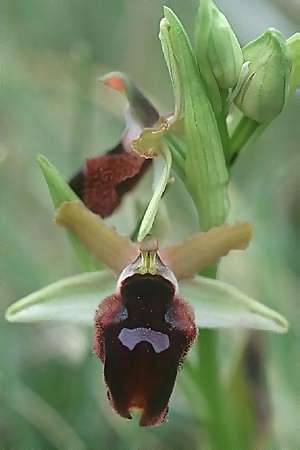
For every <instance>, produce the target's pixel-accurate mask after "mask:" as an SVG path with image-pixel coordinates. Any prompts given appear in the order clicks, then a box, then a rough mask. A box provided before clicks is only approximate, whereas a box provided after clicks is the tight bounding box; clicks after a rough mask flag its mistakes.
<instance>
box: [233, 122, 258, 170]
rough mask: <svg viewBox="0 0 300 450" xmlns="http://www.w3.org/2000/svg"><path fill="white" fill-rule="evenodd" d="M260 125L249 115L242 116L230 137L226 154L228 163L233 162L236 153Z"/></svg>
mask: <svg viewBox="0 0 300 450" xmlns="http://www.w3.org/2000/svg"><path fill="white" fill-rule="evenodd" d="M260 126H261V125H260V124H259V123H258V122H256V121H255V120H252V119H249V117H246V116H243V117H242V119H241V120H240V122H239V123H238V125H237V127H236V128H235V130H234V132H233V134H232V137H231V139H230V147H229V154H228V161H229V164H232V163H233V162H234V160H235V158H236V156H237V155H238V153H239V152H240V151H241V150H242V148H243V147H244V146H245V144H247V142H248V141H249V139H250V138H251V137H252V136H253V134H254V133H255V131H256V130H257V129H258V127H260Z"/></svg>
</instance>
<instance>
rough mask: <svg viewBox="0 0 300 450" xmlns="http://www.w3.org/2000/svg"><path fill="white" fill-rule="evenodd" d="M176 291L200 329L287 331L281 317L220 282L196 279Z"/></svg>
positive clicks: (187, 281) (284, 321)
mask: <svg viewBox="0 0 300 450" xmlns="http://www.w3.org/2000/svg"><path fill="white" fill-rule="evenodd" d="M179 289H180V293H181V294H182V295H183V297H184V298H185V299H186V300H187V301H189V302H190V303H191V304H192V306H193V307H194V311H195V318H196V324H197V325H198V326H199V327H200V328H249V329H255V330H265V331H274V332H277V333H286V332H287V331H288V328H289V324H288V322H287V320H286V319H285V318H284V317H283V316H282V315H280V314H279V313H278V312H276V311H274V310H272V309H271V308H268V307H267V306H265V305H263V304H261V303H259V302H257V301H256V300H253V299H252V298H250V297H248V296H247V295H246V294H244V293H243V292H241V291H240V290H239V289H237V288H235V287H234V286H231V285H229V284H227V283H224V282H222V281H219V280H212V279H209V278H205V277H200V276H196V277H195V278H194V279H192V280H182V281H181V282H180V283H179Z"/></svg>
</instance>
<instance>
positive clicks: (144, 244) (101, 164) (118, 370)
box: [6, 2, 298, 426]
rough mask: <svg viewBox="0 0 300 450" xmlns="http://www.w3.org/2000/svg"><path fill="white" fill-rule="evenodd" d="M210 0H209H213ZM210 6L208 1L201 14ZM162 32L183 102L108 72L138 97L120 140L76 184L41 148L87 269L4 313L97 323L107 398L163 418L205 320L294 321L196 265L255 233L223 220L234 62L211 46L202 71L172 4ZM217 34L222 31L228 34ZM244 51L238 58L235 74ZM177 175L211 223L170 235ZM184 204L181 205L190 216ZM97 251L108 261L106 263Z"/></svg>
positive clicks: (271, 324) (63, 219) (279, 326)
mask: <svg viewBox="0 0 300 450" xmlns="http://www.w3.org/2000/svg"><path fill="white" fill-rule="evenodd" d="M210 5H211V2H206V3H205V4H204V7H205V8H210V7H211V6H210ZM204 7H203V8H204ZM200 12H201V11H200ZM204 13H205V14H206V9H205V10H203V11H202V12H201V14H202V16H201V14H200V19H201V17H205V16H203V14H204ZM214 17H215V20H217V22H218V24H219V25H218V26H219V27H221V26H223V25H224V23H225V25H226V23H227V22H224V19H223V18H222V17H219V16H215V15H214ZM201 20H202V19H201ZM200 22H201V21H200ZM222 24H223V25H222ZM226 26H227V25H226ZM200 28H201V27H200ZM221 28H222V27H221ZM207 37H208V36H207ZM160 39H161V41H162V47H163V52H164V56H165V59H166V62H167V65H168V69H169V72H170V76H171V80H172V84H173V89H174V97H175V108H174V110H175V111H174V114H171V115H169V116H167V117H160V116H159V114H158V113H157V111H156V109H155V107H154V106H153V105H152V104H151V103H150V102H149V101H148V100H147V99H146V98H145V97H144V96H143V94H142V93H141V92H140V91H139V90H138V89H137V88H136V87H135V86H134V85H133V83H132V82H131V81H130V80H129V78H128V77H126V76H124V75H123V74H120V73H115V72H114V73H110V74H109V75H107V76H106V77H104V78H103V79H102V81H104V83H105V84H106V85H108V86H110V87H112V88H114V89H116V90H118V91H120V92H122V93H124V94H125V95H126V97H127V99H128V102H129V111H128V114H127V118H128V122H127V129H126V131H125V133H124V136H123V138H122V141H121V143H120V144H118V146H117V147H116V148H115V149H113V151H110V152H108V153H107V154H105V155H103V156H100V157H98V158H93V159H90V160H87V162H86V164H85V167H84V168H83V169H82V170H81V171H80V172H79V173H78V174H77V175H76V176H75V177H73V178H72V180H71V182H70V183H69V184H68V183H66V182H65V181H64V179H63V178H62V177H61V176H60V175H59V173H58V172H57V170H56V169H55V168H54V167H53V166H52V165H51V164H50V163H49V162H48V161H47V160H46V159H45V158H44V157H42V156H40V157H38V162H39V164H40V167H41V169H42V171H43V174H44V176H45V179H46V182H47V184H48V186H49V190H50V194H51V196H52V199H53V202H54V206H55V208H56V216H55V222H56V223H57V224H58V225H60V226H62V227H64V228H65V229H66V230H67V231H68V234H69V237H70V238H71V241H72V243H73V245H74V247H75V250H76V252H77V254H78V255H79V257H80V259H81V260H82V261H83V262H84V264H85V267H87V268H88V269H89V270H90V272H86V273H82V274H79V275H75V276H72V277H69V278H66V279H64V280H61V281H58V282H57V283H54V284H52V285H50V286H48V287H46V288H44V289H41V290H40V291H37V292H35V293H33V294H30V295H28V296H26V297H25V298H23V299H21V300H19V301H18V302H16V303H15V304H13V305H11V306H10V307H9V308H8V310H7V313H6V318H7V320H9V321H11V322H30V321H38V320H58V321H71V322H77V323H80V324H87V325H91V326H92V325H94V352H95V353H96V355H97V356H98V357H99V358H100V360H101V361H102V363H103V364H104V380H105V383H106V387H107V392H108V398H109V401H110V403H111V405H112V407H113V408H114V409H115V411H116V412H117V413H118V414H120V415H121V416H123V417H126V418H128V419H130V418H131V415H132V411H133V410H135V409H138V410H139V411H140V412H141V418H140V425H142V426H148V425H158V424H161V423H163V422H164V421H165V419H166V416H167V412H168V403H169V399H170V396H171V393H172V391H173V388H174V384H175V381H176V376H177V371H178V369H179V367H180V366H181V364H182V363H183V360H184V358H185V357H186V355H187V353H188V351H189V348H190V347H191V345H192V344H193V342H194V341H195V339H196V337H197V334H198V330H199V329H200V333H199V334H200V338H201V328H250V329H257V330H269V331H275V332H285V331H287V329H288V323H287V321H286V320H285V318H283V317H282V316H281V315H280V314H278V313H277V312H275V311H273V310H271V309H270V308H268V307H267V306H264V305H262V304H261V303H259V302H257V301H255V300H253V299H251V298H250V297H248V296H247V295H246V294H244V293H242V292H241V291H239V290H238V289H237V288H235V287H233V286H230V285H228V284H226V283H224V282H222V281H220V280H216V279H209V278H206V277H204V276H201V275H199V273H200V271H201V270H202V269H203V268H206V267H211V266H216V265H217V264H218V263H219V261H220V258H222V257H224V256H226V255H227V254H228V253H229V252H230V251H232V250H244V249H246V247H247V246H248V244H249V242H250V239H251V236H252V229H251V226H250V225H249V223H247V222H239V223H235V224H227V223H224V222H225V221H226V217H227V212H228V208H229V200H228V189H227V185H228V180H229V174H228V164H229V162H230V161H231V160H232V159H231V157H232V155H231V153H232V152H231V153H230V151H229V150H230V149H229V148H227V151H228V152H229V153H226V151H225V150H226V145H227V147H228V145H229V144H228V142H229V137H228V136H225V138H224V135H222V133H221V132H220V130H222V127H224V126H225V125H226V124H225V122H224V117H225V116H222V114H223V112H224V111H222V114H221V115H220V107H224V105H223V106H222V105H221V106H220V100H221V97H219V94H220V93H219V91H216V90H215V88H216V86H217V85H216V84H215V83H216V80H214V83H212V79H213V78H212V73H213V72H214V73H215V74H216V73H218V74H220V77H221V78H222V80H223V78H224V76H225V75H226V73H225V72H226V71H225V72H224V70H223V69H222V67H221V69H222V71H220V70H219V69H220V67H219V68H218V67H216V66H214V67H213V69H215V70H212V68H211V67H210V66H207V67H206V69H209V70H207V72H203V70H204V69H205V64H204V63H205V61H206V60H209V62H210V64H216V62H218V59H217V58H214V55H213V54H211V53H210V54H209V57H206V56H205V55H204V56H205V58H204V60H203V61H204V63H203V65H202V66H201V71H202V72H203V73H202V74H201V76H200V69H199V65H200V62H201V61H202V59H201V58H200V59H199V55H198V60H199V64H198V62H197V59H196V57H195V55H194V53H193V50H192V47H191V44H190V42H189V40H188V37H187V35H186V33H185V31H184V29H183V27H182V24H181V23H180V21H179V19H178V18H177V17H176V16H175V14H174V13H173V12H172V11H171V10H169V9H168V8H165V18H164V19H163V20H162V22H161V30H160ZM214 39H215V40H216V41H218V40H219V34H216V35H215V36H214ZM227 42H228V43H229V44H228V45H231V46H232V45H233V44H232V43H233V42H234V46H235V47H234V48H235V49H236V55H237V58H238V60H240V59H241V51H239V49H237V48H236V46H237V41H236V40H235V38H234V37H233V35H232V32H231V31H230V33H229V34H228V36H227ZM200 47H201V45H200ZM210 48H211V51H212V50H213V48H214V47H213V46H212V47H210ZM200 50H201V48H200ZM201 51H203V49H202V50H201ZM200 55H202V57H203V54H202V53H201V52H200ZM203 61H202V62H203ZM238 62H239V61H235V62H234V63H235V64H234V67H233V69H234V70H233V71H232V72H234V74H235V75H236V72H237V67H240V65H241V64H238ZM240 62H241V61H240ZM217 69H218V70H217ZM297 73H298V72H297ZM221 75H222V76H221ZM221 78H220V79H221ZM230 78H232V77H230ZM236 78H237V77H236V76H235V77H234V82H238V80H236ZM203 80H204V81H203ZM219 82H220V81H219ZM232 83H233V81H232ZM232 83H231V84H232ZM231 84H230V86H231ZM226 86H227V84H226ZM207 92H208V93H209V95H207ZM224 109H226V108H224ZM223 134H224V133H223ZM231 150H232V149H231ZM229 156H230V158H229ZM147 158H151V160H150V161H149V160H147ZM150 164H151V165H153V166H155V167H154V183H153V193H152V196H151V195H150V200H149V202H148V205H147V208H146V210H145V211H144V213H143V215H142V220H141V221H140V222H139V223H137V224H136V226H137V230H136V231H137V232H136V233H127V235H124V234H122V233H121V232H120V230H117V229H116V228H113V227H111V226H110V224H109V222H108V219H110V216H111V215H112V214H113V213H114V211H115V210H117V209H118V208H119V207H120V206H121V203H123V200H124V194H125V193H128V195H131V189H132V187H134V186H135V184H136V183H137V182H138V181H139V179H140V178H141V177H142V176H143V174H144V173H145V172H146V171H147V170H148V167H149V165H150ZM171 180H172V182H171ZM180 183H181V185H183V186H184V187H185V188H186V190H187V192H188V194H189V199H190V202H191V203H193V205H194V206H195V207H196V210H197V216H198V217H197V219H198V222H197V225H198V227H197V230H198V229H199V228H200V230H202V231H201V232H199V231H197V232H193V233H188V235H186V236H185V237H184V238H183V239H178V240H177V241H176V242H172V243H170V242H167V240H164V239H162V238H161V235H160V233H155V225H156V221H157V217H158V213H159V208H160V206H161V205H162V203H163V202H164V197H165V196H167V195H168V191H169V190H170V191H171V189H172V186H175V187H176V186H177V187H178V185H180ZM74 191H75V192H74ZM178 198H179V197H178ZM186 198H187V197H186ZM177 202H178V200H177ZM173 203H174V201H173ZM175 203H176V200H175ZM186 205H187V204H186V203H183V204H182V205H181V204H180V203H179V202H178V203H177V204H176V205H175V206H176V209H177V212H178V211H179V213H180V214H181V216H187V222H189V221H190V216H189V214H188V213H187V210H186V209H185V208H186ZM171 219H172V220H171V222H170V223H169V227H168V230H170V233H171V232H172V229H176V228H177V227H179V221H178V223H177V220H176V219H174V215H172V216H171ZM166 242H167V243H166ZM95 260H96V261H98V262H100V263H101V264H102V266H103V265H104V266H105V269H101V270H97V265H96V264H95ZM203 363H204V364H205V361H204V362H203Z"/></svg>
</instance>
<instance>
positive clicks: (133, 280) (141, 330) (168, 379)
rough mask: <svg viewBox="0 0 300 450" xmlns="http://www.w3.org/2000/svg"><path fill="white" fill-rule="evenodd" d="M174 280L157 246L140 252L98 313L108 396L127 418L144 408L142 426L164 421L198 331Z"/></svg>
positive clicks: (99, 353)
mask: <svg viewBox="0 0 300 450" xmlns="http://www.w3.org/2000/svg"><path fill="white" fill-rule="evenodd" d="M151 252H152V253H151ZM172 280H176V278H175V275H174V274H173V273H172V272H171V271H170V269H169V268H167V267H166V266H165V265H164V264H163V262H162V261H161V259H160V258H159V256H158V255H157V251H156V250H155V251H150V252H149V251H147V250H141V253H140V255H139V257H138V258H137V259H136V260H135V261H134V262H133V263H131V264H129V265H128V267H127V268H125V269H124V270H123V271H122V273H121V275H120V277H119V281H118V283H117V291H116V293H115V294H113V295H111V296H109V297H107V298H106V299H105V300H104V301H103V302H102V303H101V304H100V306H99V308H98V310H97V312H96V316H95V338H94V350H95V352H96V354H97V356H98V357H99V358H100V359H101V360H102V362H103V363H104V378H105V382H106V385H107V388H108V398H109V400H110V402H111V405H112V407H113V408H114V409H115V410H116V412H118V413H119V414H120V415H121V416H123V417H126V418H131V411H132V410H133V409H138V410H140V411H141V419H140V425H141V426H149V425H159V424H161V423H163V422H164V421H165V419H166V415H167V411H168V401H169V398H170V395H171V393H172V390H173V387H174V383H175V380H176V375H177V370H178V367H179V366H180V364H181V363H182V361H183V359H184V357H185V355H186V354H187V352H188V349H189V348H190V346H191V344H192V343H193V341H194V340H195V338H196V335H197V327H196V325H195V322H194V313H193V310H192V308H191V307H190V306H189V305H188V304H187V303H186V302H185V300H184V299H183V298H181V297H180V296H179V295H178V287H177V282H176V284H174V283H173V282H172Z"/></svg>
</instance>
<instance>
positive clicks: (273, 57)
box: [235, 28, 291, 123]
mask: <svg viewBox="0 0 300 450" xmlns="http://www.w3.org/2000/svg"><path fill="white" fill-rule="evenodd" d="M243 54H244V60H245V61H249V72H248V76H247V77H245V80H244V82H243V83H242V86H241V89H240V91H239V92H238V94H237V96H236V98H235V103H236V105H237V106H238V107H239V108H240V109H241V110H242V111H243V113H244V114H245V115H246V116H247V117H250V118H251V119H253V120H256V121H257V122H259V123H265V122H270V121H271V120H273V119H274V118H275V117H276V116H277V115H278V114H279V113H280V112H281V110H282V109H283V107H284V105H285V101H286V98H287V92H288V82H289V75H290V70H291V61H290V58H289V53H288V49H287V44H286V40H285V39H284V37H283V36H282V34H281V33H280V32H279V31H277V30H275V29H272V28H270V29H269V30H268V31H266V32H265V33H264V34H262V35H261V36H259V37H258V38H257V39H255V40H254V41H252V42H250V43H249V44H247V45H246V46H245V47H244V49H243Z"/></svg>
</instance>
